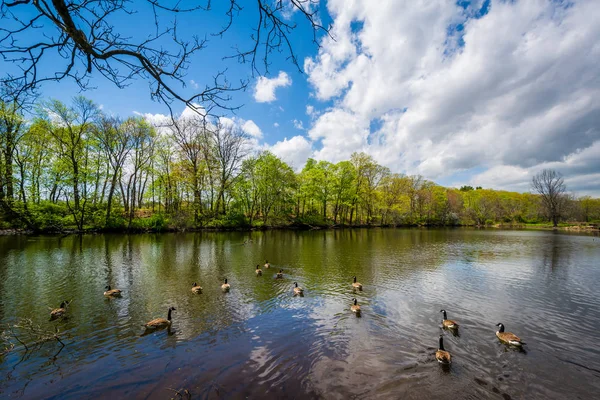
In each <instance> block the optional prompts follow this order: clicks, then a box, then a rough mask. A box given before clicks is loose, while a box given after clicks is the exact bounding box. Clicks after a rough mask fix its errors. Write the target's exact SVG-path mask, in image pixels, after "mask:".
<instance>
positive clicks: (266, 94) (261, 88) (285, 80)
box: [254, 71, 292, 103]
mask: <svg viewBox="0 0 600 400" xmlns="http://www.w3.org/2000/svg"><path fill="white" fill-rule="evenodd" d="M291 84H292V78H290V77H289V76H288V74H286V73H285V72H284V71H279V75H277V77H275V78H272V79H269V78H267V77H264V76H261V77H259V78H258V81H257V82H256V86H255V87H254V100H256V101H257V102H259V103H270V102H272V101H275V100H277V97H276V96H275V90H276V89H277V88H278V87H287V86H290V85H291Z"/></svg>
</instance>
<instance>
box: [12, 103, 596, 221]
mask: <svg viewBox="0 0 600 400" xmlns="http://www.w3.org/2000/svg"><path fill="white" fill-rule="evenodd" d="M37 110H38V111H37V112H36V113H35V117H33V118H28V119H26V118H25V116H24V115H23V113H22V109H21V107H20V106H19V104H17V103H6V102H3V103H0V151H1V153H2V154H1V157H0V228H25V229H31V230H35V231H63V230H67V229H71V230H78V231H84V230H88V229H105V230H148V229H153V230H164V229H193V228H238V227H262V226H291V225H297V226H305V227H311V226H331V225H340V226H342V225H350V226H356V225H390V226H394V225H395V226H399V225H431V226H436V225H437V226H446V225H448V226H450V225H478V226H484V225H491V224H497V223H503V224H524V223H542V222H546V221H551V222H554V223H556V224H558V223H559V222H560V221H581V222H594V221H595V222H598V221H599V220H600V199H595V198H591V197H580V198H575V197H574V196H572V195H568V194H567V193H566V192H565V190H564V189H565V188H564V183H562V179H561V180H560V184H561V185H563V186H561V187H560V188H562V190H560V191H556V190H555V191H554V192H553V195H552V197H551V198H552V199H553V201H554V203H551V202H550V203H549V202H548V201H547V200H548V196H545V195H544V192H540V191H539V190H537V188H536V186H535V180H534V182H533V183H534V184H533V186H532V189H534V193H516V192H507V191H498V190H492V189H484V188H481V187H477V188H473V187H470V186H463V187H461V188H459V189H456V188H446V187H442V186H439V185H437V184H435V183H434V182H432V181H429V180H427V179H424V178H423V177H421V176H418V175H414V176H409V175H404V174H399V173H393V172H391V171H390V170H389V168H387V167H384V166H382V165H380V164H379V163H377V161H376V160H375V159H374V158H373V157H372V156H370V155H368V154H365V153H354V154H352V156H351V157H350V160H346V161H341V162H338V163H330V162H327V161H317V160H314V159H309V160H308V161H307V162H306V164H305V165H304V167H303V169H302V170H301V171H300V172H295V171H294V169H293V168H292V167H291V166H290V165H288V164H286V163H285V162H284V161H283V160H281V159H280V158H278V157H277V156H276V155H275V154H273V153H271V152H269V151H256V150H253V149H255V147H253V146H252V138H251V137H249V136H248V135H247V134H245V133H244V132H243V131H242V130H241V129H240V128H239V127H237V126H236V125H235V124H232V123H225V120H218V119H209V118H202V117H201V116H199V115H197V114H194V115H193V116H185V117H184V116H180V117H179V118H177V119H169V120H165V122H164V123H162V124H158V125H155V126H153V125H151V124H150V123H149V122H148V121H147V120H145V119H143V118H141V117H132V118H127V119H122V118H119V117H115V116H110V115H107V114H105V113H103V112H102V110H100V108H99V107H98V106H97V105H96V104H95V103H94V102H93V101H91V100H89V99H86V98H84V97H76V98H74V99H73V101H72V102H71V103H70V104H64V103H62V102H60V101H58V100H48V101H42V102H39V103H38V105H37ZM192 114H193V113H192ZM551 177H554V178H557V177H558V175H552V176H551ZM538 178H543V177H542V176H541V175H540V176H539V177H538ZM540 182H542V183H543V182H544V181H543V180H540ZM551 182H554V181H551ZM554 189H556V187H554ZM557 205H559V206H560V207H558V208H557Z"/></svg>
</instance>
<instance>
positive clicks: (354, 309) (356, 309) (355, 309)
mask: <svg viewBox="0 0 600 400" xmlns="http://www.w3.org/2000/svg"><path fill="white" fill-rule="evenodd" d="M350 311H352V312H353V313H355V314H360V305H359V304H358V301H357V300H356V299H354V304H353V305H352V306H350Z"/></svg>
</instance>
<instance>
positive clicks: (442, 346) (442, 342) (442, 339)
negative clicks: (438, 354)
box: [440, 336, 446, 351]
mask: <svg viewBox="0 0 600 400" xmlns="http://www.w3.org/2000/svg"><path fill="white" fill-rule="evenodd" d="M440 350H444V351H445V350H446V349H444V338H443V336H440Z"/></svg>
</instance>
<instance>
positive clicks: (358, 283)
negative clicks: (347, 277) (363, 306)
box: [352, 277, 363, 290]
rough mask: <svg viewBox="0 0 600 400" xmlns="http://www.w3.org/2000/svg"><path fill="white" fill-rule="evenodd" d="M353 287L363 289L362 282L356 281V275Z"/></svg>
mask: <svg viewBox="0 0 600 400" xmlns="http://www.w3.org/2000/svg"><path fill="white" fill-rule="evenodd" d="M352 287H353V288H354V289H357V290H362V287H363V286H362V284H361V283H360V282H356V277H354V282H353V283H352Z"/></svg>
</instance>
